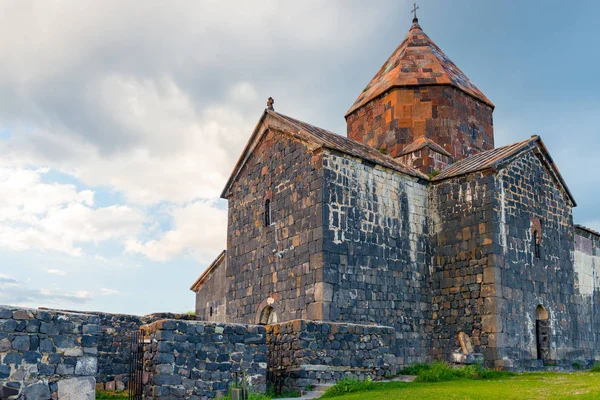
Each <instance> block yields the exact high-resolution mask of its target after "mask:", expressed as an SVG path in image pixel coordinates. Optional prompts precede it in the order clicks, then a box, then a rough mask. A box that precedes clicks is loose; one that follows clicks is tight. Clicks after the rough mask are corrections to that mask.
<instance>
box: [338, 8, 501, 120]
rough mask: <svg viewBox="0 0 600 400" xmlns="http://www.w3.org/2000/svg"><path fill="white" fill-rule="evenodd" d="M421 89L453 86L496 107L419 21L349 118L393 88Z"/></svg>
mask: <svg viewBox="0 0 600 400" xmlns="http://www.w3.org/2000/svg"><path fill="white" fill-rule="evenodd" d="M421 85H451V86H454V87H456V88H457V89H460V90H462V91H463V92H465V93H467V94H469V95H471V96H473V97H474V98H476V99H478V100H480V101H482V102H484V103H486V104H488V105H490V106H491V107H494V104H493V103H492V102H491V101H490V100H489V99H488V98H487V97H486V96H485V95H484V94H483V93H482V92H481V91H480V90H479V89H477V87H475V85H473V84H472V83H471V81H470V80H469V78H467V76H466V75H465V74H464V72H462V71H461V70H460V69H459V68H458V67H457V66H456V65H455V64H454V63H453V62H452V60H450V59H449V58H448V57H447V56H446V55H445V54H444V52H443V51H442V50H441V49H440V48H439V47H438V46H437V45H436V44H435V43H433V41H432V40H431V39H430V38H429V36H427V35H426V34H425V32H423V30H422V29H421V27H420V26H419V23H418V21H417V20H413V24H412V27H411V28H410V30H409V31H408V34H407V35H406V38H404V40H403V41H402V43H400V46H398V47H397V48H396V50H395V51H394V52H393V53H392V55H391V56H390V58H388V60H387V61H386V62H385V64H383V66H382V67H381V69H380V70H379V72H377V74H376V75H375V76H374V77H373V79H372V80H371V82H370V83H369V84H368V85H367V87H366V88H365V90H363V92H362V93H361V94H360V96H358V98H357V99H356V101H355V102H354V104H353V105H352V107H350V109H349V110H348V112H347V113H346V116H348V115H349V114H351V113H352V112H353V111H355V110H356V109H358V108H360V107H362V106H363V105H365V104H367V103H368V102H369V101H371V100H372V99H374V98H375V97H377V96H379V95H381V94H383V93H384V92H386V91H388V90H389V89H391V88H393V87H398V86H421Z"/></svg>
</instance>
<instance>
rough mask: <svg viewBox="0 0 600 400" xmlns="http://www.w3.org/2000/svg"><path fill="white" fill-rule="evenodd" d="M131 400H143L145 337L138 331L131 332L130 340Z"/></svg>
mask: <svg viewBox="0 0 600 400" xmlns="http://www.w3.org/2000/svg"><path fill="white" fill-rule="evenodd" d="M129 341H130V342H129V346H130V350H131V351H130V357H129V382H128V388H129V396H128V398H129V400H141V399H142V395H143V393H142V390H143V386H142V384H143V383H142V378H143V373H144V335H143V334H142V333H140V332H138V331H135V332H131V335H130V339H129Z"/></svg>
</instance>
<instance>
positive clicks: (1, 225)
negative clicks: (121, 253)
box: [0, 165, 145, 256]
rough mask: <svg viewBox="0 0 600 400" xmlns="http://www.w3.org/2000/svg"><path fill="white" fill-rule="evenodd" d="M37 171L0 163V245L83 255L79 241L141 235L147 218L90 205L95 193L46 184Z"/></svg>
mask: <svg viewBox="0 0 600 400" xmlns="http://www.w3.org/2000/svg"><path fill="white" fill-rule="evenodd" d="M44 172H46V171H44V170H39V169H26V168H14V167H6V166H4V167H2V166H1V165H0V192H2V196H1V197H0V247H5V248H9V249H13V250H28V249H41V250H56V251H61V252H65V253H68V254H71V255H74V256H79V255H81V254H82V249H81V248H80V247H78V243H98V242H102V241H106V240H110V239H119V238H127V237H132V236H135V235H137V234H138V233H139V232H140V231H141V229H142V227H143V223H144V220H145V216H144V214H143V213H142V212H141V211H140V210H138V209H134V208H132V207H130V206H119V205H114V206H109V207H101V208H92V207H90V206H91V205H92V204H93V199H94V193H93V192H91V191H89V190H80V191H78V190H77V189H76V188H75V186H73V185H70V184H59V183H54V184H47V183H43V182H42V177H41V175H42V174H43V173H44Z"/></svg>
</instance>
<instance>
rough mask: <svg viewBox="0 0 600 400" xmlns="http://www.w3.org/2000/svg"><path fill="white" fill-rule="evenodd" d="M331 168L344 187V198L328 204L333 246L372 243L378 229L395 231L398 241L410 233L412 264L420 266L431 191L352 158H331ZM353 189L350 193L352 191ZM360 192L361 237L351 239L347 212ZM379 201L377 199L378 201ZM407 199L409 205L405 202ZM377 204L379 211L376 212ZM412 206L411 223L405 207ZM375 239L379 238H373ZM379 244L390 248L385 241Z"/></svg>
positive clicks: (407, 177) (339, 183) (403, 176)
mask: <svg viewBox="0 0 600 400" xmlns="http://www.w3.org/2000/svg"><path fill="white" fill-rule="evenodd" d="M327 159H328V161H329V168H330V169H332V170H333V171H334V172H335V174H336V177H335V183H336V185H339V186H342V187H344V188H345V189H344V190H342V198H337V195H338V194H335V193H333V191H332V192H331V194H330V195H331V196H332V198H331V199H330V201H329V202H328V203H327V205H326V206H327V207H328V208H329V213H328V214H329V220H328V225H329V226H328V228H329V230H330V231H331V232H333V242H334V243H335V244H340V243H343V242H345V241H349V240H352V241H354V242H360V241H369V240H370V239H369V236H370V235H378V234H379V233H376V230H377V228H384V231H385V230H386V229H387V230H392V236H396V237H398V236H399V235H400V233H401V232H408V238H409V246H410V249H409V250H410V251H409V255H410V261H411V262H416V260H417V253H418V242H419V238H420V237H422V235H423V234H424V232H423V227H424V226H425V225H426V223H427V222H426V221H427V217H426V215H427V208H428V198H427V189H426V187H425V186H424V185H422V184H420V183H418V182H417V181H416V179H415V178H412V177H410V176H406V175H403V174H400V173H396V172H394V171H392V170H388V169H385V168H382V167H380V166H375V167H371V166H367V165H364V164H362V163H361V162H360V161H359V160H357V159H354V158H350V157H339V156H336V155H332V154H330V155H328V156H327ZM348 189H350V190H348ZM354 190H356V191H357V192H358V197H357V199H356V208H357V209H360V210H361V212H362V213H363V216H364V218H361V220H360V231H361V232H362V233H364V235H362V236H358V237H351V238H350V237H348V235H349V234H351V233H349V231H348V226H347V219H346V220H345V222H343V217H347V215H346V214H347V212H348V210H349V209H350V208H351V198H350V194H351V193H352V192H353V191H354ZM375 197H376V199H375ZM403 198H406V203H404V202H403ZM374 204H377V205H378V209H373V205H374ZM406 204H407V206H408V212H407V214H408V221H405V220H404V218H403V211H404V210H403V209H402V207H404V206H406ZM371 239H375V238H371ZM377 239H382V240H377V243H382V246H383V247H386V246H387V245H386V244H384V243H386V241H385V240H383V238H377ZM362 267H368V266H362Z"/></svg>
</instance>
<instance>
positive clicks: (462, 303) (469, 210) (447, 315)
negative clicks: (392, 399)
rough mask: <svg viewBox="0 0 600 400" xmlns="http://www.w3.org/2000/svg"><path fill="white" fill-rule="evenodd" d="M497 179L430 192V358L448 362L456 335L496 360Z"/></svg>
mask: <svg viewBox="0 0 600 400" xmlns="http://www.w3.org/2000/svg"><path fill="white" fill-rule="evenodd" d="M493 190H494V177H493V176H492V175H491V174H487V175H486V174H483V173H475V174H471V175H467V176H461V177H457V178H453V179H448V180H446V181H442V182H440V183H437V184H435V185H433V186H432V187H431V191H430V205H431V207H430V211H431V212H432V214H433V216H432V217H431V221H432V224H431V225H432V229H431V232H432V235H431V240H432V249H433V250H432V255H433V257H432V260H433V265H432V271H433V275H432V287H431V290H432V313H431V320H430V324H431V329H432V331H433V334H432V354H433V356H434V357H435V358H438V359H445V360H448V359H449V358H450V355H451V353H452V352H454V351H456V350H457V349H460V343H459V341H458V334H459V333H460V332H465V333H466V334H467V335H469V336H470V337H471V338H472V340H473V345H474V348H475V352H480V353H483V354H484V356H485V359H486V360H487V361H488V362H489V360H494V359H495V358H496V354H495V349H494V347H495V343H493V341H492V340H491V339H493V333H494V329H493V327H491V326H490V320H493V321H495V317H493V315H494V311H495V308H494V307H495V298H494V297H493V296H494V293H493V290H492V289H493V287H494V285H495V275H494V271H495V269H494V240H495V237H494V214H493Z"/></svg>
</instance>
